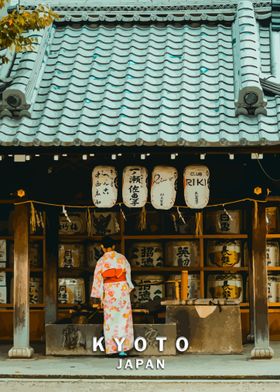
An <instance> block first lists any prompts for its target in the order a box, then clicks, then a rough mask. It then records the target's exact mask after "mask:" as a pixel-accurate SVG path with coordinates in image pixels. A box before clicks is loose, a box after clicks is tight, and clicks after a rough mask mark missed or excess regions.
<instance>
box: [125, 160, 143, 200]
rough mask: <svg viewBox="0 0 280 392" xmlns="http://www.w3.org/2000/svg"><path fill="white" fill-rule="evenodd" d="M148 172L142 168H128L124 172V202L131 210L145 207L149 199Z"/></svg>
mask: <svg viewBox="0 0 280 392" xmlns="http://www.w3.org/2000/svg"><path fill="white" fill-rule="evenodd" d="M147 178H148V172H147V169H146V168H145V167H142V166H127V167H125V169H124V171H123V190H122V193H123V202H124V204H125V205H126V206H127V207H130V208H141V207H143V206H144V205H145V204H146V202H147V198H148V188H147Z"/></svg>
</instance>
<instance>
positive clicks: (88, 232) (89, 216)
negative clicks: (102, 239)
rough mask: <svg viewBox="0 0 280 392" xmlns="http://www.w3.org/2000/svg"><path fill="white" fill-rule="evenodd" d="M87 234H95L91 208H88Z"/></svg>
mask: <svg viewBox="0 0 280 392" xmlns="http://www.w3.org/2000/svg"><path fill="white" fill-rule="evenodd" d="M87 234H88V236H89V237H91V236H92V235H93V227H92V221H91V213H90V209H89V208H88V209H87Z"/></svg>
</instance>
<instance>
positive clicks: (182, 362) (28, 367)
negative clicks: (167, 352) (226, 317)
mask: <svg viewBox="0 0 280 392" xmlns="http://www.w3.org/2000/svg"><path fill="white" fill-rule="evenodd" d="M271 345H272V347H273V349H274V352H275V355H274V358H273V359H272V360H251V359H250V350H251V348H252V345H246V346H244V353H243V354H241V355H195V354H187V355H177V356H173V357H160V359H164V360H165V369H164V370H162V369H159V370H156V369H154V370H152V369H146V370H145V369H143V367H142V368H139V369H138V370H136V369H133V370H131V369H126V370H125V369H121V370H117V369H116V366H117V364H118V361H119V360H118V358H107V357H46V356H44V355H42V354H38V353H36V354H35V356H34V358H33V359H25V360H23V359H9V358H8V357H7V352H8V349H9V346H2V347H0V369H1V370H0V373H1V374H0V391H1V392H2V391H5V392H9V391H13V392H17V391H21V392H25V390H26V391H27V390H28V392H33V391H39V390H40V392H47V391H52V392H53V391H59V392H64V391H67V392H69V391H72V390H73V391H74V390H75V392H80V391H83V392H86V391H93V390H95V391H97V392H99V391H110V392H111V391H112V389H113V391H114V392H118V391H121V392H123V389H124V388H129V389H130V391H135V392H137V391H139V392H140V390H141V391H142V392H143V389H144V388H145V392H154V390H155V388H157V389H159V388H160V389H163V390H164V391H171V390H172V391H175V392H177V391H191V392H193V391H199V392H203V391H204V390H205V391H206V390H207V391H208V392H209V391H210V390H213V391H215V392H219V391H225V390H226V391H227V392H231V391H235V392H237V391H254V392H258V391H262V392H264V391H266V390H267V391H269V392H276V391H277V392H279V391H280V342H273V343H272V344H271ZM35 349H36V347H35ZM37 352H38V350H37ZM138 358H139V357H138ZM130 359H131V360H132V363H135V360H136V358H132V357H131V358H130ZM151 359H152V361H153V363H154V364H155V361H156V358H151ZM147 360H148V358H145V357H144V362H146V361H147ZM143 383H144V384H145V386H144V384H143ZM225 384H226V387H225Z"/></svg>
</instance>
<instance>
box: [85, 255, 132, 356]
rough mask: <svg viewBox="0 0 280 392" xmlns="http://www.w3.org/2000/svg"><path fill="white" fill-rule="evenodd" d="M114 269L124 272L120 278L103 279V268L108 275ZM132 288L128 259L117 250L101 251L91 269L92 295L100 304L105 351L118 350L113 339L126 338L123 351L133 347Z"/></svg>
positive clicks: (110, 352)
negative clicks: (102, 315)
mask: <svg viewBox="0 0 280 392" xmlns="http://www.w3.org/2000/svg"><path fill="white" fill-rule="evenodd" d="M113 269H116V270H118V271H121V270H122V271H123V273H124V274H123V276H124V280H123V281H116V282H114V281H113V282H106V278H104V276H105V275H106V272H105V271H107V275H108V274H109V273H110V271H112V270H113ZM108 270H110V271H108ZM109 280H110V279H109ZM107 281H108V279H107ZM111 281H112V279H111ZM133 288H134V286H133V284H132V282H131V272H130V265H129V263H128V261H127V259H126V258H125V257H124V256H123V255H121V254H120V253H117V252H116V251H111V252H106V253H104V255H103V256H102V257H101V258H100V259H99V260H98V262H97V264H96V267H95V270H94V279H93V284H92V290H91V297H94V298H100V299H101V301H102V303H103V308H104V338H105V347H106V354H113V353H117V352H118V349H117V345H116V343H115V341H114V338H117V339H119V340H120V339H121V338H125V340H124V342H123V346H122V348H123V351H128V350H130V349H131V348H132V347H133V342H134V334H133V322H132V310H131V302H130V292H131V290H132V289H133Z"/></svg>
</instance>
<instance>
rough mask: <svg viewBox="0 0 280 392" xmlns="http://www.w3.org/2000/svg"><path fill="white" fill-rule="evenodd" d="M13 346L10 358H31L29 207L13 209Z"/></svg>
mask: <svg viewBox="0 0 280 392" xmlns="http://www.w3.org/2000/svg"><path fill="white" fill-rule="evenodd" d="M14 228H15V229H14V308H15V309H14V345H13V347H12V348H11V349H10V350H9V353H8V355H9V357H11V358H31V357H32V355H33V348H31V347H30V345H29V322H30V319H29V257H28V240H29V238H28V237H29V206H28V205H27V204H21V205H17V206H16V207H15V221H14Z"/></svg>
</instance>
